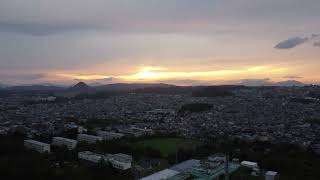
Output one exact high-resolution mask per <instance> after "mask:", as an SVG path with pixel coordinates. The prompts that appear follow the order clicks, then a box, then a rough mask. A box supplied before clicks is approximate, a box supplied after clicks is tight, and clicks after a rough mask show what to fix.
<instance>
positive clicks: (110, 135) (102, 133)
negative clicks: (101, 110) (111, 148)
mask: <svg viewBox="0 0 320 180" xmlns="http://www.w3.org/2000/svg"><path fill="white" fill-rule="evenodd" d="M97 135H98V136H100V137H102V138H103V140H112V139H120V138H122V137H123V136H124V134H122V133H115V132H109V131H97Z"/></svg>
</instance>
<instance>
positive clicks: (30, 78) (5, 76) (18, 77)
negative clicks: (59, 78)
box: [1, 73, 47, 81]
mask: <svg viewBox="0 0 320 180" xmlns="http://www.w3.org/2000/svg"><path fill="white" fill-rule="evenodd" d="M45 77H47V75H46V74H43V73H35V74H1V78H2V79H4V80H14V81H33V80H39V79H42V78H45Z"/></svg>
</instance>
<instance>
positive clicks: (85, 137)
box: [77, 134, 103, 144]
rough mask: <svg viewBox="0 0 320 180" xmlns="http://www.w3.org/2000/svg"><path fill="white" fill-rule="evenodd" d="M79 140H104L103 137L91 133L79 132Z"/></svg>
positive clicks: (91, 142)
mask: <svg viewBox="0 0 320 180" xmlns="http://www.w3.org/2000/svg"><path fill="white" fill-rule="evenodd" d="M77 140H78V141H79V142H81V141H82V142H86V143H89V144H93V143H96V142H97V141H102V140H103V139H102V137H99V136H94V135H89V134H78V137H77Z"/></svg>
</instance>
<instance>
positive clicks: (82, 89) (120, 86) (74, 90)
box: [0, 80, 306, 94]
mask: <svg viewBox="0 0 320 180" xmlns="http://www.w3.org/2000/svg"><path fill="white" fill-rule="evenodd" d="M236 85H241V86H284V87H289V86H298V87H302V86H305V85H306V84H304V83H302V82H299V81H296V80H288V81H281V82H271V81H269V80H265V81H263V80H262V81H261V80H243V81H241V82H240V83H238V84H236ZM168 87H178V86H176V85H171V84H164V83H155V84H147V83H116V84H106V85H97V86H89V85H87V84H86V83H84V82H79V83H77V84H75V85H74V86H71V87H63V86H55V85H51V84H44V85H43V84H41V85H25V86H22V85H21V86H7V85H4V84H1V83H0V89H1V90H7V91H15V92H20V91H45V92H55V93H58V94H79V93H95V92H115V91H133V90H138V89H144V88H168Z"/></svg>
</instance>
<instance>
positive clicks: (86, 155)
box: [78, 151, 103, 163]
mask: <svg viewBox="0 0 320 180" xmlns="http://www.w3.org/2000/svg"><path fill="white" fill-rule="evenodd" d="M78 158H79V159H80V160H85V161H89V162H93V163H99V162H101V160H102V159H103V155H100V154H96V153H94V152H91V151H82V152H79V153H78Z"/></svg>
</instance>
